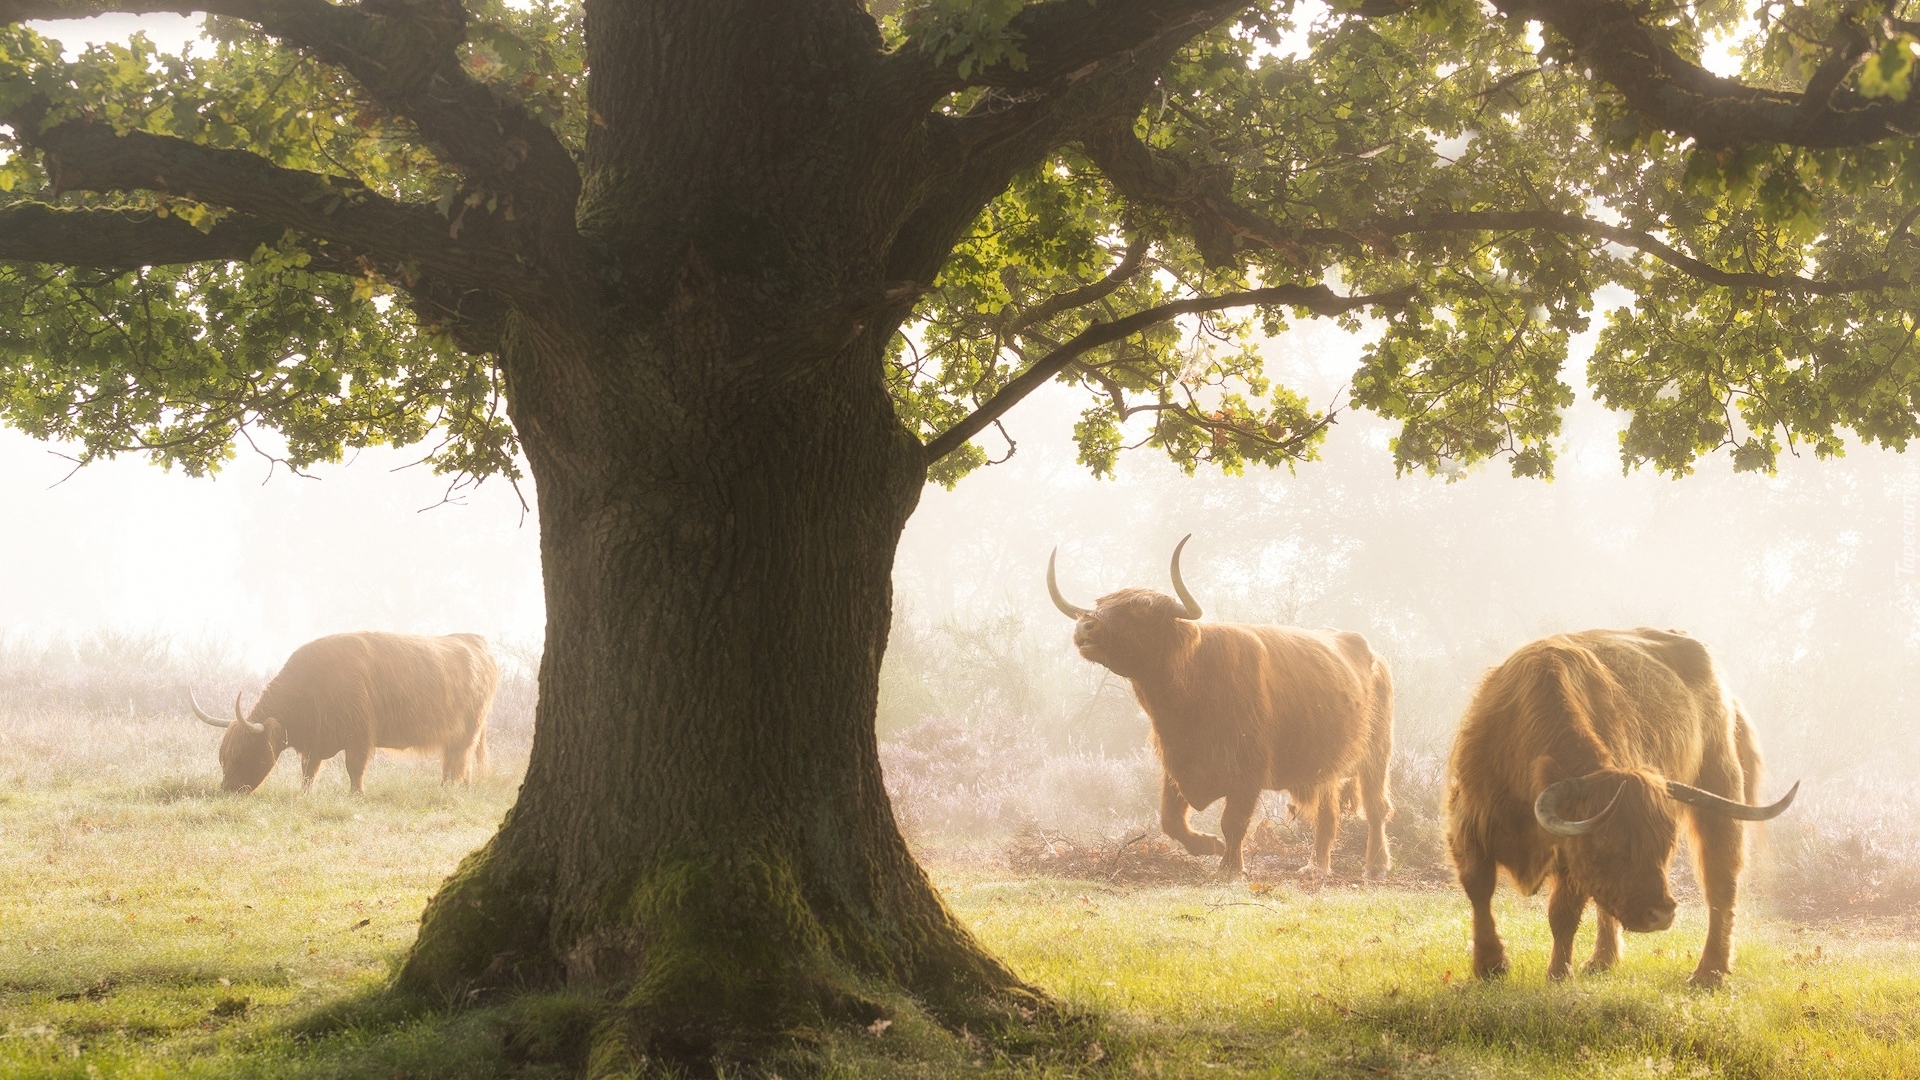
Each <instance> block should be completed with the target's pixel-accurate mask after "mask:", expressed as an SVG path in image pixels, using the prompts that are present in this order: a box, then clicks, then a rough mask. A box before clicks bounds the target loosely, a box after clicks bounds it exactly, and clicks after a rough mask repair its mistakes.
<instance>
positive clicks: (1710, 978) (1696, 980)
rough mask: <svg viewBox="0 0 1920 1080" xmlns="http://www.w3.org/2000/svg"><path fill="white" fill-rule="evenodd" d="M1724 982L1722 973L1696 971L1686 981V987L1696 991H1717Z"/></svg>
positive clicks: (1725, 977) (1725, 974) (1725, 976)
mask: <svg viewBox="0 0 1920 1080" xmlns="http://www.w3.org/2000/svg"><path fill="white" fill-rule="evenodd" d="M1726 981H1727V973H1726V972H1724V971H1696V972H1694V973H1693V975H1692V976H1691V977H1689V978H1688V979H1687V985H1688V986H1691V987H1693V988H1694V989H1696V990H1718V989H1720V987H1721V986H1723V985H1725V984H1726Z"/></svg>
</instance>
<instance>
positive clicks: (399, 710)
mask: <svg viewBox="0 0 1920 1080" xmlns="http://www.w3.org/2000/svg"><path fill="white" fill-rule="evenodd" d="M499 686H500V669H499V668H498V667H496V666H495V665H494V662H493V655H492V654H491V653H489V652H488V651H487V642H486V639H485V638H482V637H480V636H479V635H478V634H450V635H448V636H446V637H420V636H418V635H414V634H382V633H373V632H368V633H359V634H334V635H332V636H330V637H323V638H320V639H319V640H317V641H310V642H308V643H306V644H305V645H302V646H300V647H299V648H298V649H295V650H294V651H293V655H292V656H290V657H288V658H287V662H286V665H285V666H284V667H282V668H281V669H280V674H278V675H275V676H274V677H273V681H272V682H270V683H268V684H267V688H266V690H265V691H263V692H262V693H261V695H260V700H259V701H256V702H254V705H253V709H252V710H251V711H250V712H247V713H246V714H244V715H243V714H242V712H241V709H240V698H239V696H238V695H236V696H235V697H234V699H233V717H234V718H233V719H232V720H222V719H220V718H218V717H215V716H209V715H208V714H207V713H206V711H205V710H203V709H201V708H200V703H199V702H198V701H194V700H193V695H192V694H191V693H189V694H188V695H187V700H188V702H189V703H191V704H192V705H193V713H194V715H195V716H198V717H199V718H200V719H202V720H204V721H206V722H207V723H209V724H212V725H213V726H214V727H217V728H225V729H226V731H227V735H226V738H224V739H222V740H221V742H220V769H221V772H222V773H223V774H224V776H223V777H222V779H221V782H220V786H221V787H222V788H224V789H226V790H228V791H237V792H241V793H243V794H244V793H246V792H249V791H252V790H253V789H254V788H257V787H259V786H260V783H261V781H263V780H265V779H266V778H267V774H268V773H270V772H272V771H273V766H274V763H275V762H276V761H278V760H279V758H280V753H281V751H283V750H285V749H287V748H288V747H292V748H293V749H294V750H295V751H296V752H298V753H299V755H300V771H301V774H302V781H301V790H303V791H307V790H311V789H312V788H313V778H314V776H315V774H317V773H318V772H319V771H320V765H321V763H323V762H325V761H326V760H327V759H328V758H330V757H332V756H334V755H335V754H340V753H344V754H346V759H347V777H348V779H349V780H350V781H351V783H352V785H353V792H354V794H356V795H358V794H360V792H361V790H362V788H361V781H362V779H363V778H364V777H365V776H366V772H367V762H368V761H370V760H372V758H373V751H374V748H375V747H385V748H387V749H391V750H404V749H411V748H416V747H419V748H432V749H437V750H439V751H440V777H441V779H442V780H443V781H446V782H452V781H455V780H458V781H461V782H465V781H466V780H467V778H468V776H469V774H470V771H471V770H472V769H473V768H474V767H476V766H477V767H478V768H479V769H480V770H481V771H482V772H484V771H485V770H486V767H487V727H486V725H487V710H488V709H489V708H491V707H492V706H493V694H494V691H495V690H497V689H498V688H499Z"/></svg>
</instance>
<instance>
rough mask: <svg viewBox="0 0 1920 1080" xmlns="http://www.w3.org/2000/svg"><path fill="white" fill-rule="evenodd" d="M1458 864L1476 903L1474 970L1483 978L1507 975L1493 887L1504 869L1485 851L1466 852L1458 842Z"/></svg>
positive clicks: (1463, 885) (1470, 900)
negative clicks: (1496, 922)
mask: <svg viewBox="0 0 1920 1080" xmlns="http://www.w3.org/2000/svg"><path fill="white" fill-rule="evenodd" d="M1454 866H1455V867H1456V868H1457V869H1458V870H1459V872H1460V887H1461V888H1462V889H1464V890H1466V893H1467V902H1468V903H1470V904H1472V905H1473V973H1474V975H1476V976H1478V977H1480V978H1482V979H1491V978H1493V977H1495V976H1497V975H1505V974H1506V973H1507V946H1506V943H1505V942H1503V941H1501V940H1500V929H1499V927H1497V926H1495V925H1494V922H1493V887H1494V886H1495V885H1496V884H1498V883H1499V880H1500V868H1499V867H1498V866H1497V865H1496V864H1495V863H1494V861H1493V860H1492V859H1491V858H1489V857H1487V855H1486V854H1485V853H1483V852H1477V851H1475V852H1468V851H1462V850H1460V846H1459V845H1458V844H1456V845H1455V847H1454Z"/></svg>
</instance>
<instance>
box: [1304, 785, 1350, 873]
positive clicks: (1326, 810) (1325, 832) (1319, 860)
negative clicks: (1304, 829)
mask: <svg viewBox="0 0 1920 1080" xmlns="http://www.w3.org/2000/svg"><path fill="white" fill-rule="evenodd" d="M1313 801H1314V815H1313V861H1312V862H1310V863H1308V864H1307V865H1306V866H1303V867H1301V869H1302V870H1304V871H1306V872H1308V873H1313V874H1331V873H1333V838H1334V835H1335V834H1337V833H1338V832H1339V831H1340V789H1339V788H1338V787H1329V788H1327V789H1326V790H1324V791H1321V792H1318V793H1316V794H1315V795H1314V799H1313Z"/></svg>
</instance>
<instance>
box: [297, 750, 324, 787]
mask: <svg viewBox="0 0 1920 1080" xmlns="http://www.w3.org/2000/svg"><path fill="white" fill-rule="evenodd" d="M326 763H327V759H326V758H323V757H308V756H307V755H305V754H301V755H300V794H302V795H305V794H306V793H307V792H309V791H312V790H313V781H314V778H315V777H317V776H319V775H320V766H322V765H325V764H326Z"/></svg>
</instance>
